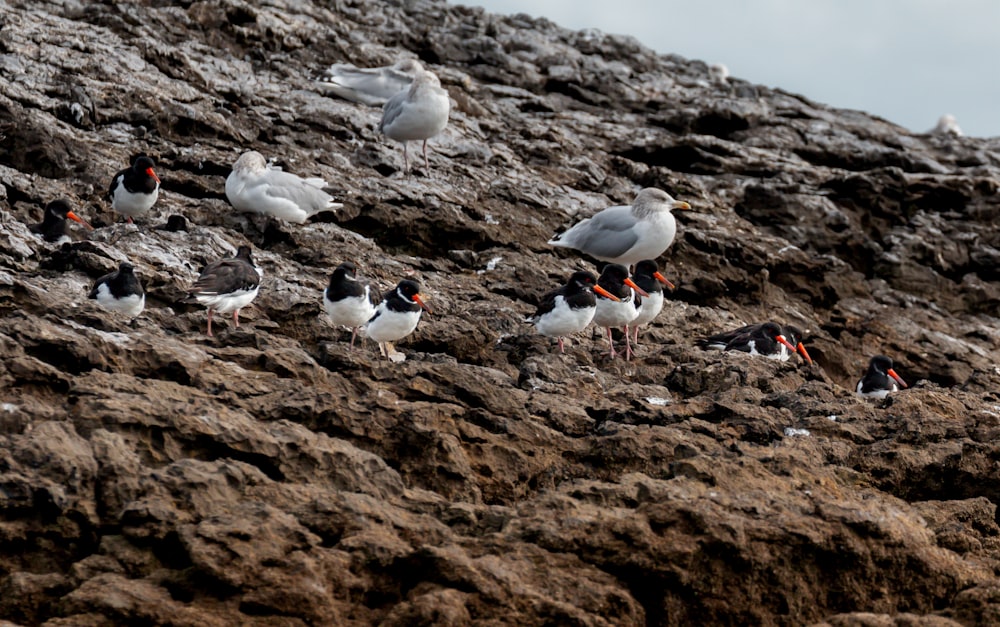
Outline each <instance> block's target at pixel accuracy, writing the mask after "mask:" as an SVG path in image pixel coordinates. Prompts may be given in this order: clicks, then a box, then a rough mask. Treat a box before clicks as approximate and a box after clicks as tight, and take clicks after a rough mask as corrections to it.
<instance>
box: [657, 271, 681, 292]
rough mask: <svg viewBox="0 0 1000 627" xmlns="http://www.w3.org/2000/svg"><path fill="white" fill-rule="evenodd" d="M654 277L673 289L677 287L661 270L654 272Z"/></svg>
mask: <svg viewBox="0 0 1000 627" xmlns="http://www.w3.org/2000/svg"><path fill="white" fill-rule="evenodd" d="M653 278H655V279H656V280H657V281H659V282H660V283H663V284H664V285H666V286H667V287H669V288H670V290H671V291H673V290H676V289H677V286H676V285H674V284H673V283H671V282H670V281H668V280H667V277H665V276H663V275H662V274H660V273H659V272H654V273H653Z"/></svg>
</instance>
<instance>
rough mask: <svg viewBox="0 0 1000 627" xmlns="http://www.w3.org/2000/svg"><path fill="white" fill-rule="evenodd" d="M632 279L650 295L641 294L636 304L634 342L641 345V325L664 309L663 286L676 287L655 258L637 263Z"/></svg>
mask: <svg viewBox="0 0 1000 627" xmlns="http://www.w3.org/2000/svg"><path fill="white" fill-rule="evenodd" d="M632 280H633V281H635V284H636V285H638V286H639V287H640V288H641V289H642V290H644V291H645V292H646V293H647V294H649V296H640V297H639V299H638V301H639V302H638V305H637V306H636V316H635V320H633V321H632V328H633V329H635V335H634V337H633V339H632V344H634V345H636V346H638V345H639V327H643V326H645V325H647V324H649V323H650V322H652V321H653V320H654V319H656V316H658V315H660V311H662V310H663V286H664V285H665V286H667V287H668V288H670V289H674V284H673V283H671V282H670V281H668V280H667V278H666V277H665V276H663V275H662V274H660V270H659V268H658V267H657V265H656V260H655V259H643V260H642V261H640V262H639V263H637V264H635V272H633V273H632Z"/></svg>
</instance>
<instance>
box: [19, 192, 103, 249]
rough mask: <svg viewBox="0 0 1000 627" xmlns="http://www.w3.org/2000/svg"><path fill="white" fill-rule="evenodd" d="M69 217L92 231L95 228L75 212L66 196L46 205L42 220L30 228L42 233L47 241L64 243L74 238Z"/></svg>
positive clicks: (32, 230)
mask: <svg viewBox="0 0 1000 627" xmlns="http://www.w3.org/2000/svg"><path fill="white" fill-rule="evenodd" d="M67 219H68V220H72V221H74V222H79V223H80V224H82V225H83V226H85V227H87V228H88V229H89V230H91V231H93V230H94V227H92V226H90V225H89V224H87V222H86V221H85V220H84V219H83V218H81V217H80V216H78V215H76V214H75V213H73V210H72V209H71V208H70V206H69V201H68V200H66V199H64V198H60V199H59V200H53V201H52V202H50V203H49V204H47V205H45V214H44V215H43V216H42V221H41V222H39V223H37V224H32V225H31V226H29V227H28V229H29V230H30V231H31V232H32V233H37V234H38V235H41V236H42V239H43V240H45V241H46V242H51V243H53V244H64V243H66V242H68V241H70V240H71V239H72V237H71V235H70V231H69V224H67V223H66V220H67Z"/></svg>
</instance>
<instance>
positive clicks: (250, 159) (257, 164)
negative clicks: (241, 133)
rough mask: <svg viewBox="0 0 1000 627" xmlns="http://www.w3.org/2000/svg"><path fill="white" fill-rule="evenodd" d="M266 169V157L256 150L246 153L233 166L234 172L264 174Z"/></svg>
mask: <svg viewBox="0 0 1000 627" xmlns="http://www.w3.org/2000/svg"><path fill="white" fill-rule="evenodd" d="M266 169H267V161H266V160H265V159H264V155H262V154H260V153H259V152H257V151H256V150H250V151H247V152H244V153H243V154H242V155H240V158H239V159H237V160H236V163H234V164H233V171H234V172H263V171H264V170H266Z"/></svg>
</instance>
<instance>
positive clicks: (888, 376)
mask: <svg viewBox="0 0 1000 627" xmlns="http://www.w3.org/2000/svg"><path fill="white" fill-rule="evenodd" d="M900 387H904V388H905V387H908V386H907V385H906V382H905V381H903V379H902V377H900V376H899V375H898V374H896V371H895V370H893V369H892V360H891V359H889V358H888V357H886V356H885V355H876V356H874V357H872V358H871V361H869V362H868V370H867V371H866V372H865V375H864V376H863V377H861V380H860V381H858V385H857V388H856V391H857V393H858V394H860V395H861V396H862V397H864V398H885V397H886V396H888V394H889V392H897V391H899V388H900Z"/></svg>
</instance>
